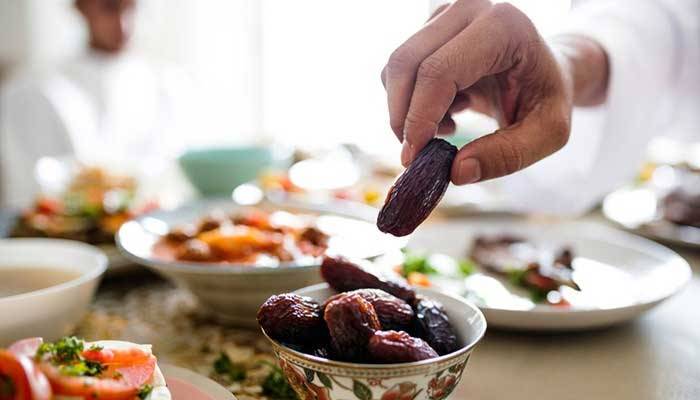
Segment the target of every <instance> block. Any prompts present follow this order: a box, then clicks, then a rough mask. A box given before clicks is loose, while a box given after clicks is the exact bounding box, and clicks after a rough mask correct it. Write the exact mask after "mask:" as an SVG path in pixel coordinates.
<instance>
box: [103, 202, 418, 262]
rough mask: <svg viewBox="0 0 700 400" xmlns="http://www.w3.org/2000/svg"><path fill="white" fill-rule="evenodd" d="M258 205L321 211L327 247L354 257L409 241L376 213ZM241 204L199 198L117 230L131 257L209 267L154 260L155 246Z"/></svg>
mask: <svg viewBox="0 0 700 400" xmlns="http://www.w3.org/2000/svg"><path fill="white" fill-rule="evenodd" d="M256 207H261V208H263V209H270V210H278V209H280V210H288V211H290V212H293V213H294V212H296V213H300V214H309V215H318V218H317V219H316V224H317V226H318V227H319V228H320V229H321V230H322V231H324V232H326V233H327V234H329V235H330V236H331V238H330V240H329V244H328V250H327V252H328V253H329V254H342V255H344V256H346V257H351V258H374V257H377V256H380V255H382V254H385V253H387V252H389V251H391V250H396V249H399V248H401V247H403V246H404V245H405V244H406V241H407V239H405V238H396V237H393V236H391V235H388V234H385V233H382V232H380V231H379V230H378V229H377V227H376V226H375V222H374V218H375V217H376V214H373V215H367V214H362V215H360V214H351V213H349V212H345V211H346V210H343V209H337V210H335V211H334V209H333V208H329V207H323V206H321V205H310V204H306V205H305V204H301V203H291V202H290V203H288V204H285V203H274V204H267V205H266V204H261V205H258V206H256ZM241 208H244V206H241V205H238V204H236V203H234V202H232V201H231V200H226V199H216V200H201V201H196V202H193V203H190V204H188V205H186V206H183V207H180V208H177V209H174V210H164V211H155V212H153V213H150V214H147V215H145V216H142V217H139V218H136V219H134V220H132V221H129V222H127V223H125V224H124V225H123V226H122V228H121V229H120V230H119V232H118V233H117V237H116V238H117V243H118V246H119V247H120V248H121V249H122V250H123V252H125V254H126V255H127V256H128V258H130V259H131V260H132V261H136V262H139V263H141V264H144V265H149V264H153V263H155V262H157V263H158V264H161V265H165V264H167V265H170V266H173V267H175V268H177V267H188V266H189V267H192V266H194V267H196V268H202V267H205V268H206V265H202V264H196V265H192V264H193V263H187V262H177V261H172V262H163V261H161V260H154V257H153V255H152V251H151V249H152V247H153V244H154V243H155V242H156V241H158V240H159V239H160V238H161V237H162V236H163V235H165V234H166V233H167V232H168V230H169V229H170V228H172V227H175V226H178V225H183V224H187V223H192V222H194V221H197V220H198V219H199V218H201V217H204V216H206V215H207V214H208V213H210V212H212V211H223V212H224V213H227V214H228V213H235V212H236V210H240V209H241ZM363 210H364V209H363ZM365 211H366V210H365ZM236 266H240V265H236V264H227V265H221V264H218V265H216V266H215V268H217V269H220V268H222V267H236ZM281 266H282V267H304V266H306V265H298V264H295V263H290V264H284V265H281ZM243 267H245V268H248V269H249V268H250V266H249V265H243ZM257 268H264V267H257Z"/></svg>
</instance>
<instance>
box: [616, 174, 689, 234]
mask: <svg viewBox="0 0 700 400" xmlns="http://www.w3.org/2000/svg"><path fill="white" fill-rule="evenodd" d="M658 202H659V195H658V194H657V193H656V192H655V191H654V190H652V189H651V188H648V187H643V186H642V187H625V188H622V189H619V190H616V191H614V192H612V193H610V194H609V195H607V196H606V197H605V200H604V201H603V214H604V215H605V217H606V218H607V219H609V220H611V221H613V222H615V223H617V224H619V225H620V226H622V227H623V228H625V229H628V230H630V231H632V232H635V233H638V234H640V235H644V236H647V237H650V238H652V239H657V240H660V241H664V242H666V243H671V244H677V245H682V246H687V247H694V248H700V228H696V227H693V226H682V225H677V224H674V223H672V222H669V221H666V220H664V219H663V218H662V217H661V215H660V213H659V211H658V210H659V207H658Z"/></svg>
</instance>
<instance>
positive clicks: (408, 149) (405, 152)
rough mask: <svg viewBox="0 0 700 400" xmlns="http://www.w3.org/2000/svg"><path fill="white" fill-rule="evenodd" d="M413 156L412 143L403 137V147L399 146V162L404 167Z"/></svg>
mask: <svg viewBox="0 0 700 400" xmlns="http://www.w3.org/2000/svg"><path fill="white" fill-rule="evenodd" d="M412 158H413V145H412V144H410V143H408V140H406V139H404V141H403V147H402V148H401V164H403V166H404V167H408V164H410V163H411V159H412Z"/></svg>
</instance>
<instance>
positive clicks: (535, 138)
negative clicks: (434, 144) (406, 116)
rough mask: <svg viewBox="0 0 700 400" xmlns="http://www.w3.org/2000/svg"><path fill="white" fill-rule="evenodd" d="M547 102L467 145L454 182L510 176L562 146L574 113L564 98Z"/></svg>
mask: <svg viewBox="0 0 700 400" xmlns="http://www.w3.org/2000/svg"><path fill="white" fill-rule="evenodd" d="M547 103H549V105H547V104H544V103H543V104H541V106H540V107H539V108H538V109H537V110H535V111H533V112H532V113H531V114H529V115H527V116H526V117H525V118H524V119H523V120H522V121H520V122H518V123H516V124H514V125H511V126H509V127H507V128H505V129H499V130H497V131H496V132H494V133H492V134H489V135H486V136H483V137H481V138H479V139H476V140H474V141H472V142H470V143H469V144H467V145H465V146H464V147H463V148H462V149H461V150H460V151H459V152H458V153H457V156H456V157H455V160H454V163H453V164H452V182H453V183H454V184H456V185H464V184H468V183H474V182H479V181H484V180H487V179H493V178H498V177H501V176H505V175H509V174H512V173H514V172H516V171H519V170H521V169H523V168H525V167H528V166H529V165H531V164H533V163H534V162H536V161H539V160H541V159H542V158H544V157H546V156H548V155H550V154H552V153H554V152H555V151H557V150H559V149H560V148H562V147H563V146H564V145H565V144H566V142H567V140H568V138H569V128H570V119H571V116H570V113H569V111H567V109H566V107H565V106H564V102H563V101H560V100H556V99H550V100H548V101H547Z"/></svg>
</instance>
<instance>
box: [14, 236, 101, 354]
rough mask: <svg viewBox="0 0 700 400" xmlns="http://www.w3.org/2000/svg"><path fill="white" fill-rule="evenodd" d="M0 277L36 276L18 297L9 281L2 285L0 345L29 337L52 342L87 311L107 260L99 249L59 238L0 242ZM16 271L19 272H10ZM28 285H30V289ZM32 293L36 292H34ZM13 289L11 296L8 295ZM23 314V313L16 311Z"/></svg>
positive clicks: (15, 280)
mask: <svg viewBox="0 0 700 400" xmlns="http://www.w3.org/2000/svg"><path fill="white" fill-rule="evenodd" d="M0 254H2V258H1V259H0V275H1V274H2V273H3V271H5V272H7V273H11V274H12V275H13V276H14V278H15V279H14V282H17V280H18V279H19V278H20V277H21V276H25V275H26V276H27V277H28V278H29V277H30V276H31V277H35V278H37V279H41V280H42V281H43V283H42V285H39V286H36V285H37V284H38V281H36V280H35V281H32V282H27V284H26V285H24V286H25V290H21V293H18V290H17V289H18V287H16V286H15V287H5V285H13V281H12V280H10V279H8V278H7V277H6V278H0V279H3V283H4V284H0V292H3V290H1V288H2V287H5V289H7V290H8V291H7V292H5V294H3V293H0V315H2V323H0V346H2V345H7V344H9V343H11V342H13V341H15V340H18V339H21V338H23V337H28V336H32V335H41V336H43V337H45V338H46V339H47V340H55V339H57V338H59V337H61V336H63V335H65V334H67V333H68V332H70V331H71V330H72V329H73V328H74V327H75V324H76V323H77V322H78V321H80V319H81V318H82V316H83V315H84V314H85V311H87V309H88V307H89V305H90V302H91V300H92V297H93V294H94V293H95V290H96V289H97V284H98V283H99V281H100V278H101V277H102V274H103V273H104V272H105V270H106V268H107V258H106V257H105V255H104V254H103V253H102V252H101V251H100V250H98V249H97V248H95V247H93V246H90V245H87V244H84V243H79V242H75V241H68V240H60V239H36V238H26V239H25V238H22V239H0ZM18 269H21V270H22V271H23V274H22V275H21V276H20V275H17V274H15V273H14V272H15V271H17V270H18ZM29 283H32V285H28V284H29ZM32 289H34V290H32ZM10 290H11V292H10ZM18 310H22V312H17V311H18Z"/></svg>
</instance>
